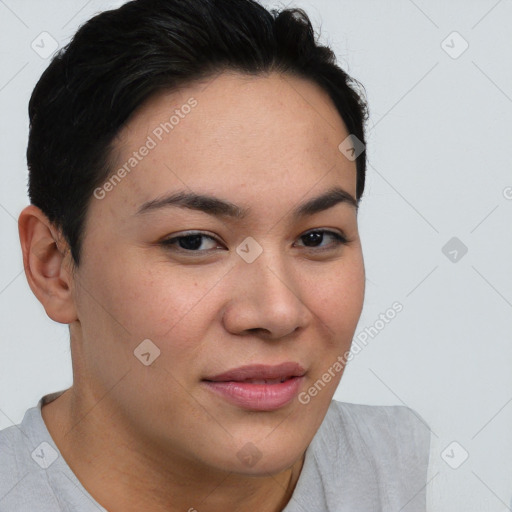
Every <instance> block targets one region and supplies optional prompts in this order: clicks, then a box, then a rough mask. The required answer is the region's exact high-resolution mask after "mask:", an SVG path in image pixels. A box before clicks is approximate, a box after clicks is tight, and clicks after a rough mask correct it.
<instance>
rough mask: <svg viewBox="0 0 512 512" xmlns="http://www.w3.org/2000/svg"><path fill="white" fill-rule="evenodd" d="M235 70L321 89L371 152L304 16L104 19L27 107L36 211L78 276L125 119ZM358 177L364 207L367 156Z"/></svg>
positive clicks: (166, 2) (69, 49) (156, 6)
mask: <svg viewBox="0 0 512 512" xmlns="http://www.w3.org/2000/svg"><path fill="white" fill-rule="evenodd" d="M228 70H229V71H231V70H232V71H237V72H241V73H245V74H251V75H257V74H264V73H268V72H272V71H277V72H283V73H287V74H289V75H291V76H298V77H302V78H305V79H308V80H309V81H312V82H314V83H316V84H318V85H319V86H320V87H321V88H322V89H323V90H324V91H326V92H327V93H328V94H329V96H330V98H331V99H332V100H333V102H334V105H335V106H336V109H337V110H338V112H339V114H340V116H341V118H342V120H343V121H344V123H345V126H346V127H347V130H348V132H349V133H350V134H352V135H355V136H356V137H357V138H358V139H359V140H360V141H361V142H363V144H365V134H364V128H365V127H364V125H365V121H366V120H367V118H368V107H367V104H366V101H365V96H364V92H363V91H364V88H363V87H362V85H361V84H360V83H359V82H358V81H357V80H355V79H354V78H351V77H350V76H349V75H348V74H347V73H345V71H343V70H342V69H341V68H340V67H339V66H338V65H337V64H336V57H335V55H334V53H333V51H332V50H331V49H330V48H329V47H327V46H322V45H320V44H318V43H317V42H316V40H315V34H314V31H313V27H312V25H311V21H310V20H309V18H308V16H307V14H306V13H305V12H304V11H303V10H302V9H298V8H294V9H284V10H282V11H278V10H276V9H273V10H271V11H268V10H267V9H265V8H264V7H263V6H261V5H260V4H258V3H257V2H256V1H253V0H132V1H129V2H128V3H126V4H124V5H122V6H121V7H120V8H118V9H115V10H111V11H105V12H102V13H100V14H98V15H96V16H94V17H93V18H91V19H90V20H89V21H88V22H87V23H85V24H84V25H83V26H81V27H80V29H79V30H78V31H77V32H76V34H75V35H74V37H73V39H72V40H71V42H70V43H69V44H68V45H67V46H66V47H64V48H63V49H61V50H60V51H59V52H58V53H57V54H56V55H55V57H54V58H53V60H52V61H51V63H50V65H49V66H48V68H47V69H46V70H45V71H44V73H43V74H42V76H41V78H40V79H39V81H38V82H37V84H36V86H35V88H34V91H33V92H32V96H31V98H30V103H29V117H30V132H29V139H28V148H27V163H28V168H29V184H28V191H29V192H28V193H29V197H30V201H31V203H32V204H34V205H35V206H37V207H39V208H40V209H41V210H42V211H43V213H44V214H45V215H46V216H47V217H48V219H49V220H50V222H52V224H53V225H55V226H56V227H57V228H59V229H60V230H61V231H62V234H63V236H64V237H65V239H66V241H67V242H68V244H69V247H70V250H71V255H72V257H73V260H74V263H75V265H76V266H78V265H79V262H80V253H81V244H82V238H83V229H84V223H85V219H86V215H87V210H88V205H89V204H90V201H91V199H92V195H93V190H95V188H96V187H98V186H99V185H100V184H102V183H104V182H105V181H106V180H107V179H108V176H109V174H110V173H111V171H112V169H111V160H112V154H111V153H112V147H113V140H114V137H115V136H116V134H117V133H118V132H119V131H120V129H121V128H122V127H123V125H124V124H125V123H126V122H127V121H128V120H129V118H130V115H131V114H132V113H133V112H134V111H135V109H136V108H137V107H138V106H140V105H141V104H142V103H143V102H144V101H145V100H147V99H148V98H149V97H150V96H151V95H153V94H155V93H156V92H158V91H161V90H171V91H172V90H176V89H178V88H181V87H184V86H187V85H190V84H192V83H193V82H194V81H200V80H203V79H207V78H209V77H211V76H213V75H215V74H217V73H219V72H222V71H228ZM340 142H341V141H340ZM356 168H357V185H356V199H357V201H359V200H360V198H361V196H362V194H363V190H364V183H365V173H366V151H363V152H362V153H361V154H360V155H359V156H358V158H357V159H356Z"/></svg>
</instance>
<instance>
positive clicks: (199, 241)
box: [160, 231, 219, 253]
mask: <svg viewBox="0 0 512 512" xmlns="http://www.w3.org/2000/svg"><path fill="white" fill-rule="evenodd" d="M203 239H208V240H211V241H212V242H217V240H216V239H215V238H213V237H212V236H210V235H206V234H205V233H202V232H200V231H199V232H190V233H187V234H184V235H181V236H175V237H173V238H168V239H166V240H162V241H161V242H160V244H161V245H163V246H164V247H172V248H173V250H176V251H180V252H189V253H191V252H197V253H202V252H208V251H210V250H212V249H203V250H200V251H199V250H198V249H199V248H200V247H201V246H202V245H203ZM218 243H219V242H217V245H218Z"/></svg>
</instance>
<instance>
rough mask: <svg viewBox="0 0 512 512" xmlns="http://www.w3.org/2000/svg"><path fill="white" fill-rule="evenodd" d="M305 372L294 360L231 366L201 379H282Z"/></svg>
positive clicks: (299, 375) (301, 374)
mask: <svg viewBox="0 0 512 512" xmlns="http://www.w3.org/2000/svg"><path fill="white" fill-rule="evenodd" d="M305 373H306V370H304V368H303V367H302V366H301V365H300V364H298V363H295V362H286V363H281V364H278V365H275V366H269V365H265V364H251V365H247V366H240V367H239V368H233V369H231V370H228V371H227V372H224V373H220V374H219V375H214V376H213V377H207V378H205V379H203V380H206V381H213V382H228V381H236V382H241V381H244V380H248V379H282V378H285V377H302V376H303V375H304V374H305Z"/></svg>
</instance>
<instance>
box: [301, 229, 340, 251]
mask: <svg viewBox="0 0 512 512" xmlns="http://www.w3.org/2000/svg"><path fill="white" fill-rule="evenodd" d="M325 235H328V236H329V237H331V238H332V239H333V240H334V242H333V243H332V244H330V245H327V247H321V248H320V250H321V251H323V250H329V249H333V248H335V247H338V246H340V245H346V244H348V240H347V238H346V237H345V236H344V235H342V234H340V233H336V232H335V231H330V230H327V229H315V230H314V231H309V232H308V233H306V234H304V235H301V236H300V238H301V239H302V240H305V241H306V247H307V248H308V249H309V248H313V249H315V248H316V247H317V245H316V244H318V243H321V242H323V241H324V236H325ZM308 244H313V247H311V245H308Z"/></svg>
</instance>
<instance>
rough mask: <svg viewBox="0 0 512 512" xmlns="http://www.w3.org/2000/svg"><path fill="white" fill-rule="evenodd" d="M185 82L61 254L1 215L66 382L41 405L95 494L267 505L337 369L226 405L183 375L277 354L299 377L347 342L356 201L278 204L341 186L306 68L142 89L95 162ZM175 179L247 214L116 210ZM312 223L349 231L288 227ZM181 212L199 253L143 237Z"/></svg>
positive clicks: (152, 504) (338, 158)
mask: <svg viewBox="0 0 512 512" xmlns="http://www.w3.org/2000/svg"><path fill="white" fill-rule="evenodd" d="M190 97H193V98H195V99H196V100H197V102H198V104H197V106H196V107H195V108H194V109H192V111H191V112H190V114H188V115H187V116H185V117H184V118H183V119H180V122H179V124H178V125H177V126H175V128H174V130H173V131H172V132H171V133H170V134H166V135H165V136H164V137H163V139H162V141H161V142H159V143H158V145H157V146H156V147H155V148H154V149H152V150H151V152H150V153H149V154H148V156H146V157H145V158H144V159H142V160H141V161H140V162H139V163H138V164H137V166H136V167H135V168H134V169H133V170H132V171H131V172H130V173H129V174H127V175H126V176H125V177H124V178H123V180H122V181H121V182H120V183H119V184H117V185H116V186H115V187H114V189H113V190H111V191H110V192H108V193H107V194H106V195H105V197H104V198H103V199H101V200H100V199H96V198H92V200H91V203H90V206H89V210H88V215H87V221H86V226H85V232H84V242H83V252H82V260H81V262H80V266H79V267H78V268H74V267H73V263H72V260H71V256H70V252H69V248H68V246H67V244H66V243H65V240H64V238H63V237H62V235H61V233H60V232H59V230H57V229H56V228H55V227H54V226H52V224H51V223H49V222H48V220H47V218H46V217H45V216H44V214H43V213H42V212H41V211H40V210H39V209H38V208H36V207H35V206H28V207H27V208H25V209H24V210H23V212H22V213H21V215H20V218H19V231H20V240H21V244H22V249H23V257H24V264H25V267H26V275H27V279H28V282H29V285H30V287H31V289H32V290H33V292H34V294H35V295H36V296H37V298H38V299H39V300H40V302H41V303H42V305H43V306H44V308H45V310H46V312H47V314H48V316H49V317H50V318H51V319H53V320H55V321H57V322H61V323H66V324H69V326H70V335H71V351H72V362H73V376H74V383H73V386H72V387H71V388H70V389H69V390H67V391H66V392H65V393H64V394H63V395H62V396H61V397H59V398H58V399H57V400H55V401H53V402H52V403H50V404H48V405H46V406H44V407H43V409H42V414H43V419H44V421H45V423H46V425H47V427H48V430H49V432H50V434H51V436H52V438H53V439H54V441H55V443H56V445H57V446H58V448H59V450H60V452H61V453H62V456H63V457H64V459H65V460H66V462H67V463H68V465H69V466H70V468H71V469H72V471H73V472H74V473H75V474H76V475H77V477H78V479H79V480H80V481H81V482H82V484H83V485H84V487H85V488H86V489H87V491H88V492H89V493H90V494H91V495H92V496H93V497H94V499H96V500H97V501H98V502H99V503H100V504H101V505H102V506H104V507H105V508H107V509H108V510H109V511H111V512H121V511H136V510H137V511H140V510H145V511H149V512H153V511H154V512H160V511H164V510H165V511H166V512H169V511H178V510H180V511H184V510H185V511H186V510H190V511H192V510H194V509H195V510H197V511H199V512H203V511H208V512H217V511H225V510H231V511H240V512H242V511H254V510H259V511H261V512H275V511H280V510H282V508H283V507H284V506H285V505H286V503H287V502H288V501H289V500H290V497H291V495H292V493H293V490H294V488H295V485H296V483H297V479H298V477H299V475H300V471H301V469H302V465H303V460H304V453H305V450H306V448H307V447H308V445H309V443H310V442H311V440H312V438H313V436H314V435H315V433H316V432H317V430H318V427H319V426H320V423H321V421H322V420H323V418H324V417H325V414H326V412H327V409H328V407H329V404H330V402H331V399H332V397H333V394H334V392H335V390H336V387H337V385H338V383H339V380H340V378H341V376H342V373H343V372H342V371H340V372H337V373H336V374H335V378H333V379H332V380H331V381H330V382H329V383H328V384H326V385H325V388H324V389H323V390H322V391H321V392H319V393H318V394H317V396H315V397H313V398H312V399H311V401H310V402H309V403H308V404H306V405H304V404H301V403H300V402H299V401H298V400H297V398H295V399H294V400H293V401H292V402H291V403H290V404H288V405H286V406H285V407H283V408H281V409H278V410H276V411H271V412H269V411H265V412H255V411H250V410H246V409H243V408H241V407H238V406H236V405H233V404H231V403H229V402H227V401H226V400H224V399H223V398H221V397H219V396H217V395H214V394H213V393H212V392H211V391H210V390H209V389H206V387H205V386H204V383H202V382H201V381H202V379H204V378H205V377H207V376H211V375H214V374H218V373H221V372H224V371H226V370H228V369H231V368H235V367H239V366H242V365H246V364H254V363H263V364H270V365H275V364H278V363H281V362H285V361H295V362H298V363H300V364H302V366H303V367H304V368H305V369H306V370H307V373H306V376H305V381H304V383H303V386H302V387H301V391H306V390H307V389H308V388H310V387H311V386H312V385H313V383H314V382H315V381H317V379H319V378H320V377H321V376H322V374H323V373H324V372H326V371H327V370H328V368H329V367H332V365H333V364H334V362H335V361H336V360H337V358H338V356H340V355H342V354H344V353H345V352H346V351H347V350H348V349H349V348H350V344H351V340H352V337H353V335H354V331H355V329H356V326H357V323H358V320H359V317H360V314H361V310H362V306H363V300H364V288H365V270H364V263H363V254H362V248H361V243H360V239H359V233H358V225H357V211H356V209H355V208H354V207H353V206H351V205H350V204H349V203H339V204H337V205H336V206H334V207H332V208H330V209H328V210H325V211H323V212H320V213H317V214H315V215H313V216H311V217H305V218H303V219H300V220H298V221H294V220H293V219H292V218H291V217H290V211H291V210H292V209H293V208H294V207H295V206H297V205H298V204H299V203H301V202H303V201H305V200H307V199H309V198H312V197H315V196H317V195H320V194H321V193H322V192H324V191H326V190H327V189H329V188H331V187H332V186H340V187H342V188H343V189H344V190H346V191H347V192H348V193H350V194H351V195H352V196H353V197H355V194H356V166H355V162H353V161H349V160H348V159H347V158H345V157H344V156H343V154H342V153H341V152H340V151H339V149H338V145H339V144H340V143H341V141H343V140H344V139H345V138H346V137H347V136H348V132H347V129H346V127H345V125H344V123H343V121H342V120H341V118H340V116H339V114H338V113H337V111H336V109H335V107H334V104H333V103H332V102H331V100H330V98H329V97H328V95H327V94H326V93H325V92H323V90H322V89H320V88H319V87H318V86H316V85H315V84H312V83H310V82H308V81H306V80H304V79H301V78H296V77H291V76H282V75H279V74H276V73H272V74H269V75H259V76H257V77H254V76H244V75H240V74H237V73H227V72H224V73H221V74H220V75H218V76H216V77H215V78H214V79H213V78H212V79H210V80H209V81H208V82H202V83H196V84H195V85H192V86H189V87H187V88H184V89H182V90H181V91H174V92H165V93H160V94H158V95H156V96H154V97H152V98H151V99H150V100H149V101H147V102H146V103H145V104H144V105H142V106H141V107H140V108H139V109H138V110H137V111H136V113H135V114H134V116H132V118H131V119H130V120H129V122H128V123H127V125H126V126H125V127H124V128H123V130H122V131H121V132H120V133H119V134H118V137H117V139H116V142H115V150H114V152H113V158H114V159H115V166H114V167H113V168H114V169H117V168H118V167H120V166H122V165H123V164H124V163H125V162H126V161H127V159H128V158H129V157H130V156H131V155H132V153H133V151H136V150H137V149H138V148H140V146H141V145H142V144H144V142H145V141H146V139H147V136H148V135H150V134H151V133H152V131H153V130H154V128H155V127H156V126H158V125H159V124H160V123H161V122H163V121H166V120H168V119H169V116H170V113H172V111H174V110H175V109H176V108H179V107H180V106H181V105H183V104H185V103H186V102H187V100H188V99H189V98H190ZM183 189H185V190H187V191H192V190H193V191H194V192H200V193H209V194H212V195H215V196H217V197H219V198H222V199H224V200H229V201H231V202H232V203H235V204H237V205H239V206H241V207H250V208H251V213H250V215H249V216H248V217H247V218H246V219H244V220H233V219H223V218H217V217H213V216H210V215H207V214H206V213H203V212H199V211H194V210H190V209H179V208H176V207H167V208H163V209H159V210H154V211H151V212H146V213H145V214H143V215H139V216H137V215H135V213H136V211H137V210H138V208H139V207H140V206H141V205H142V204H143V203H144V202H146V201H149V200H152V199H155V198H156V197H159V196H161V195H162V194H164V193H170V192H173V191H176V190H183ZM320 228H322V229H330V230H332V231H335V232H340V231H341V232H342V233H344V234H345V236H346V237H347V239H348V240H349V242H348V243H347V244H346V245H336V244H335V240H334V239H333V238H332V237H331V236H330V235H328V234H324V237H323V240H319V241H317V242H316V243H315V242H313V243H311V242H310V243H309V245H310V246H309V247H308V246H307V245H306V244H307V243H308V241H307V240H305V239H304V237H303V235H304V233H305V232H306V231H308V230H312V229H320ZM187 230H198V231H204V232H206V234H208V235H210V236H213V237H215V238H217V240H218V241H215V240H210V239H208V238H204V239H203V243H202V245H201V247H200V249H199V250H200V251H204V253H203V254H206V255H200V256H194V254H195V253H194V254H192V255H190V253H192V252H193V251H189V255H187V254H184V251H185V250H186V249H182V253H179V252H178V250H177V249H176V248H175V249H174V250H173V249H172V247H164V246H161V245H159V244H158V242H159V241H160V240H162V239H164V238H170V237H171V236H177V235H181V236H183V232H186V231H187ZM248 236H251V237H253V238H254V239H255V240H256V241H257V242H258V244H259V245H260V246H261V247H262V249H263V252H262V253H261V254H260V256H259V257H258V258H257V259H256V260H255V261H253V262H252V263H247V262H246V261H245V260H244V259H242V258H241V257H240V256H239V255H238V254H237V252H236V248H237V247H238V246H239V245H240V244H241V243H242V241H244V239H245V238H246V237H248ZM185 247H190V246H185ZM324 248H327V249H326V250H324V251H322V250H321V249H324ZM208 249H210V250H209V251H207V250H208ZM196 252H197V251H196ZM144 339H151V340H152V342H153V343H154V344H155V345H156V346H157V347H158V348H159V349H160V356H159V357H158V358H156V359H155V360H154V362H153V363H152V364H151V365H149V366H146V365H144V364H142V363H141V362H140V360H139V359H138V358H137V357H135V356H134V350H135V349H136V347H137V346H138V345H139V344H140V343H141V341H142V340H144ZM249 442H250V443H252V444H253V445H255V446H256V447H257V449H258V450H259V453H260V454H261V458H260V459H259V460H258V462H257V463H256V464H254V465H252V466H249V465H247V464H246V463H244V462H243V461H242V460H240V459H239V458H238V457H237V453H238V452H239V451H240V450H241V449H242V447H244V445H246V443H249Z"/></svg>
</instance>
